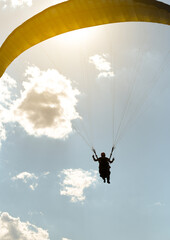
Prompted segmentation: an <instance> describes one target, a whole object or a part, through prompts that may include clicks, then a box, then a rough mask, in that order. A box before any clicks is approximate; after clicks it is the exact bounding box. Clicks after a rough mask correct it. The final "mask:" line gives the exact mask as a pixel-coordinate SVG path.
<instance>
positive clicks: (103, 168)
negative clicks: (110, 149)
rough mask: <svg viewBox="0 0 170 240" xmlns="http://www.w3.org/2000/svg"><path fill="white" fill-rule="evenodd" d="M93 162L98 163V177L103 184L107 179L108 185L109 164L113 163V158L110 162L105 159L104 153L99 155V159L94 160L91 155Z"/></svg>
mask: <svg viewBox="0 0 170 240" xmlns="http://www.w3.org/2000/svg"><path fill="white" fill-rule="evenodd" d="M92 157H93V160H94V161H97V162H99V174H100V177H101V178H102V179H103V181H104V182H106V178H107V183H110V173H111V172H110V168H111V167H110V163H112V162H113V161H114V158H113V159H112V160H110V159H109V158H107V157H106V155H105V153H104V152H102V153H101V157H99V158H95V156H94V155H93V156H92Z"/></svg>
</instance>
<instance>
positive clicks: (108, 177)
mask: <svg viewBox="0 0 170 240" xmlns="http://www.w3.org/2000/svg"><path fill="white" fill-rule="evenodd" d="M107 183H110V173H109V174H108V176H107Z"/></svg>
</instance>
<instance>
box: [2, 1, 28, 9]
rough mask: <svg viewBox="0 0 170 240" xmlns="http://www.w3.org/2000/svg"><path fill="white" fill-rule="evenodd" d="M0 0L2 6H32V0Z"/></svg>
mask: <svg viewBox="0 0 170 240" xmlns="http://www.w3.org/2000/svg"><path fill="white" fill-rule="evenodd" d="M0 2H2V3H3V4H4V5H3V8H7V7H12V8H16V7H21V6H24V5H26V6H28V7H31V6H32V0H0Z"/></svg>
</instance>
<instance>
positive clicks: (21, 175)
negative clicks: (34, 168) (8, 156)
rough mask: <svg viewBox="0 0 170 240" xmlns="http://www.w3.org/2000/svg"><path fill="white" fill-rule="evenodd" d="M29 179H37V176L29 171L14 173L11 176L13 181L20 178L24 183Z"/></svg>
mask: <svg viewBox="0 0 170 240" xmlns="http://www.w3.org/2000/svg"><path fill="white" fill-rule="evenodd" d="M30 179H38V177H37V176H35V174H34V173H29V172H22V173H19V174H18V175H16V176H15V177H12V180H13V181H16V180H22V181H23V182H24V183H27V182H28V180H30Z"/></svg>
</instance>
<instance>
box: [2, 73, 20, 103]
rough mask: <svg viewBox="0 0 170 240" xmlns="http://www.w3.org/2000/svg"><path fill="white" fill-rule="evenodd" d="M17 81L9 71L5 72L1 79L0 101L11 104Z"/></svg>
mask: <svg viewBox="0 0 170 240" xmlns="http://www.w3.org/2000/svg"><path fill="white" fill-rule="evenodd" d="M16 85H17V84H16V81H15V80H14V79H13V78H11V77H10V76H9V75H8V74H7V73H4V74H3V76H2V77H1V79H0V103H1V104H3V105H5V106H8V107H9V106H10V105H11V101H12V90H13V88H16Z"/></svg>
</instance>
